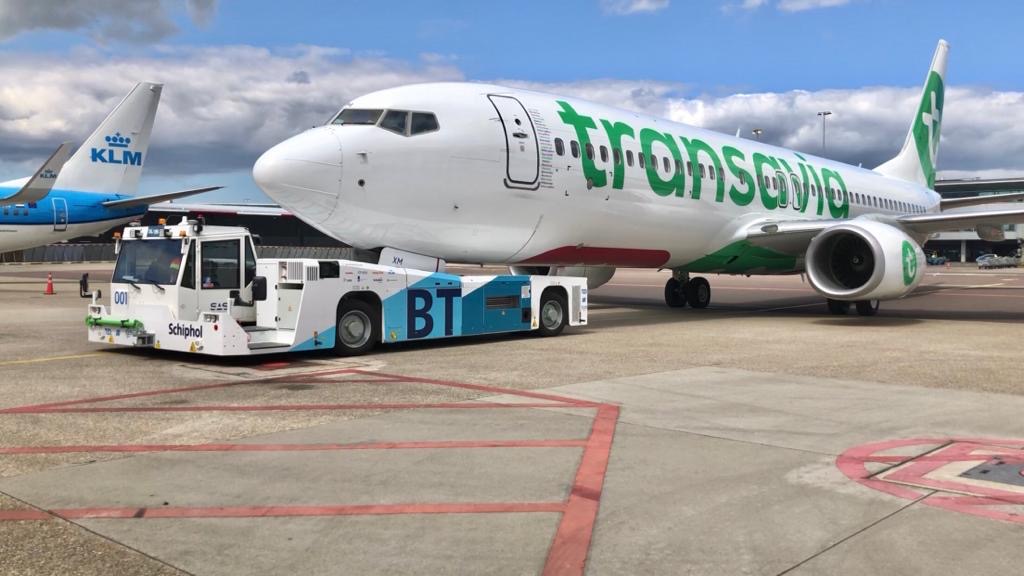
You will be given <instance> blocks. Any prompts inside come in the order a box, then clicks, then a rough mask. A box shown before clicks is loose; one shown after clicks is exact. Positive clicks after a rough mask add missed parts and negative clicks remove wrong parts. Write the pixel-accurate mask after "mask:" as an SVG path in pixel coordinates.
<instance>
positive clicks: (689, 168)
mask: <svg viewBox="0 0 1024 576" xmlns="http://www.w3.org/2000/svg"><path fill="white" fill-rule="evenodd" d="M565 153H566V151H565V141H564V140H562V139H561V138H555V154H557V155H558V156H565ZM583 153H584V154H586V155H587V159H589V160H594V159H596V158H600V159H601V162H608V159H609V151H608V147H607V146H604V145H603V144H602V145H600V146H598V147H597V148H595V147H594V145H593V144H591V143H589V142H588V143H587V145H586V146H585V147H584V149H583ZM569 155H570V156H572V157H573V158H579V157H580V145H579V143H578V142H576V141H575V140H570V141H569ZM610 157H611V161H612V162H613V163H614V164H615V165H616V166H621V165H622V164H623V163H625V164H626V165H627V166H630V167H632V166H634V165H637V166H639V167H640V168H646V167H647V165H648V163H649V164H650V165H651V167H652V168H654V170H655V171H656V172H659V171H660V172H665V173H666V174H667V173H671V172H673V171H674V172H675V173H676V174H682V173H683V167H684V164H683V163H682V162H680V161H678V160H676V161H674V165H673V160H672V159H670V158H669V157H668V156H661V157H658V156H656V155H654V154H649V155H647V156H644V153H643V152H633V151H632V150H626V151H625V154H623V151H622V150H620V149H618V148H612V150H611V156H610ZM634 158H635V159H634ZM697 166H698V168H697V169H698V171H699V172H700V175H701V178H710V179H711V180H714V179H715V178H716V171H715V170H714V169H713V168H712V167H711V166H710V165H709V166H707V167H706V168H705V165H704V163H703V162H700V163H698V164H697ZM685 168H686V174H687V175H688V176H693V165H692V164H691V163H690V162H686V163H685ZM717 178H720V179H724V178H725V169H724V168H719V169H718V170H717Z"/></svg>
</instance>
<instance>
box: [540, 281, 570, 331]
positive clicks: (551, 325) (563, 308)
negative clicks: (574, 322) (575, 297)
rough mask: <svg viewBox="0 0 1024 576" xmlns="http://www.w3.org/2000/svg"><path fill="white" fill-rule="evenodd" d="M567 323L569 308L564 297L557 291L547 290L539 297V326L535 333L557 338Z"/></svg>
mask: <svg viewBox="0 0 1024 576" xmlns="http://www.w3.org/2000/svg"><path fill="white" fill-rule="evenodd" d="M568 321H569V306H568V305H567V304H566V300H565V295H563V294H562V292H561V291H559V290H558V289H555V290H552V289H550V288H549V289H547V290H545V291H544V293H543V294H541V296H540V326H539V327H538V328H537V332H539V333H540V335H541V336H558V335H559V334H561V333H562V329H563V328H565V325H566V324H567V323H568Z"/></svg>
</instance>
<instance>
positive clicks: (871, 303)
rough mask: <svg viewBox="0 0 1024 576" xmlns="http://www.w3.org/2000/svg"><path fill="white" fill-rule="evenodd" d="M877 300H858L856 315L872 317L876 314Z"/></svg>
mask: <svg viewBox="0 0 1024 576" xmlns="http://www.w3.org/2000/svg"><path fill="white" fill-rule="evenodd" d="M878 306H879V301H878V300H859V301H858V302H857V314H860V315H861V316H874V315H875V314H878Z"/></svg>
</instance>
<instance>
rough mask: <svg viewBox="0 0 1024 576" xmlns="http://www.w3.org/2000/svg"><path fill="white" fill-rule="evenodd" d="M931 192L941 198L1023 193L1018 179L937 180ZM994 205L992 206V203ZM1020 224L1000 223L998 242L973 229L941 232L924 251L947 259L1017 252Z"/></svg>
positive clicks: (1010, 254)
mask: <svg viewBox="0 0 1024 576" xmlns="http://www.w3.org/2000/svg"><path fill="white" fill-rule="evenodd" d="M935 191H936V192H938V193H939V194H940V195H942V197H943V198H963V197H967V196H979V195H981V196H984V195H988V194H1007V193H1010V192H1024V185H1022V181H1021V179H1019V178H1015V179H1006V180H984V181H977V180H938V181H936V182H935ZM993 206H995V205H993ZM1021 228H1022V226H1021V225H1018V224H1009V225H1006V226H1003V234H1004V236H1005V239H1003V240H1001V241H989V240H983V239H982V238H980V237H979V236H978V233H977V232H976V231H975V230H974V229H968V230H960V231H957V232H941V233H939V234H938V235H936V236H935V238H933V239H931V240H929V241H928V243H927V244H925V246H924V250H925V252H926V253H927V254H929V255H931V254H933V253H937V254H938V255H940V256H945V257H946V258H947V259H948V260H949V261H951V262H974V259H975V258H977V257H978V256H980V255H982V254H998V255H1000V256H1015V255H1019V250H1020V247H1021V243H1022V242H1024V236H1022V235H1021Z"/></svg>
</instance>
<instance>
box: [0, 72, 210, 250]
mask: <svg viewBox="0 0 1024 576" xmlns="http://www.w3.org/2000/svg"><path fill="white" fill-rule="evenodd" d="M162 88H163V86H162V85H160V84H152V83H149V82H140V83H139V84H136V85H135V88H133V89H132V91H131V92H129V93H128V95H127V96H125V97H124V99H123V100H121V102H120V103H119V104H118V105H117V106H116V107H115V108H114V109H113V111H111V112H110V114H109V115H108V116H107V117H106V119H104V120H103V122H102V123H100V125H99V127H98V128H96V130H95V131H94V132H93V133H92V135H90V136H89V138H88V139H87V140H86V141H85V142H84V143H83V144H82V146H80V147H79V148H78V151H77V152H75V153H74V154H73V155H72V154H71V145H70V144H69V143H67V142H65V143H64V144H61V145H60V147H59V148H57V151H56V152H54V153H53V154H52V155H51V156H50V158H49V159H47V161H46V162H44V163H43V165H42V166H41V167H40V168H39V170H37V171H36V172H35V174H33V175H32V176H30V177H28V178H20V179H18V180H11V181H9V182H3V183H0V252H7V251H10V250H21V249H24V248H31V247H33V246H40V245H43V244H51V243H53V242H61V241H64V240H68V239H70V238H76V237H78V236H94V235H98V234H102V233H103V232H105V231H107V230H109V229H111V228H113V227H114V226H117V225H119V224H124V223H126V222H129V221H131V220H134V219H137V218H138V217H140V216H142V215H143V214H145V213H146V210H147V209H148V208H149V205H150V204H154V203H157V202H162V201H165V200H171V199H174V198H180V197H183V196H190V195H192V194H199V193H201V192H209V191H211V190H217V189H218V188H220V187H219V186H214V187H209V188H196V189H192V190H181V191H178V192H169V193H165V194H154V195H151V196H135V192H136V190H137V188H138V184H139V177H140V176H141V175H142V168H143V165H144V164H145V161H146V152H147V150H148V149H149V135H150V133H151V132H152V130H153V118H154V117H155V116H156V108H157V105H158V104H159V103H160V92H161V90H162Z"/></svg>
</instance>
